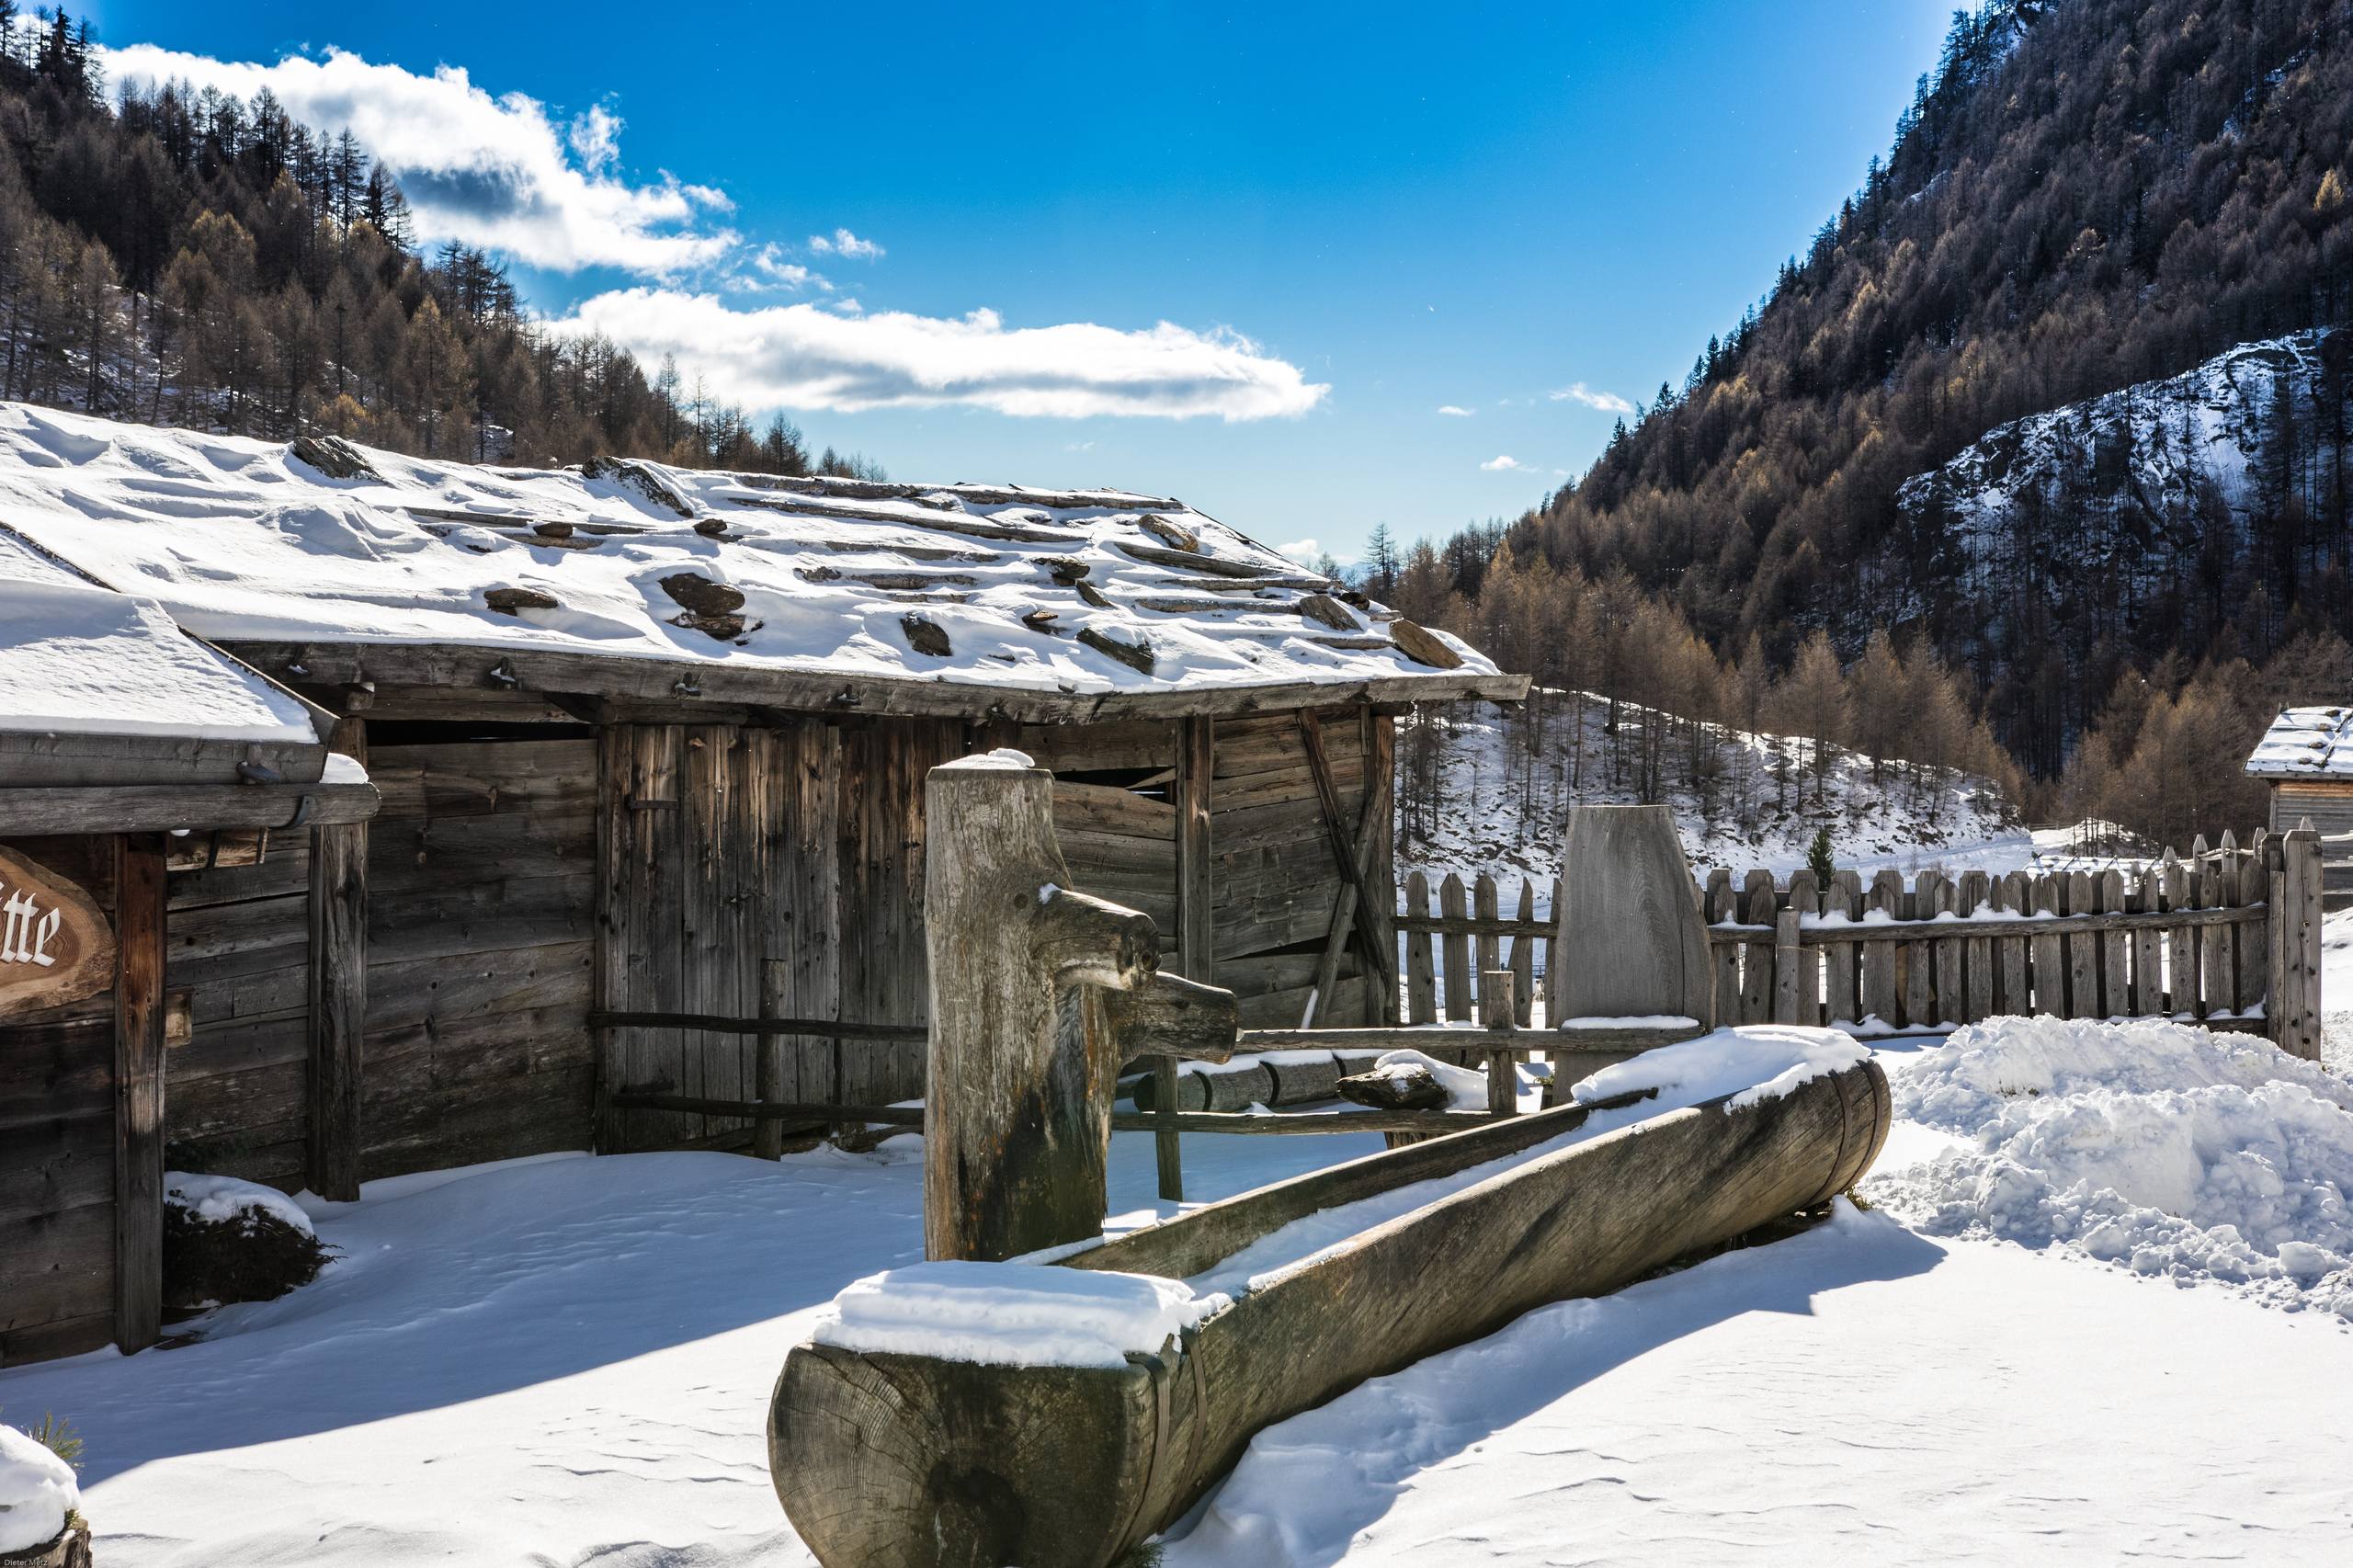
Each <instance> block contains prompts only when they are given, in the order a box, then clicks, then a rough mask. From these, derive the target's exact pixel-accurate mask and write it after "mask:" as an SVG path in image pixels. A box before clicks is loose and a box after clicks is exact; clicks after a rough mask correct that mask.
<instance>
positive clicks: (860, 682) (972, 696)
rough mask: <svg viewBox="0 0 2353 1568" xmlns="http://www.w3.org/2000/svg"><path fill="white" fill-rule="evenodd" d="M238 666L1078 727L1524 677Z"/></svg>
mask: <svg viewBox="0 0 2353 1568" xmlns="http://www.w3.org/2000/svg"><path fill="white" fill-rule="evenodd" d="M222 645H223V646H224V647H226V648H227V649H228V650H229V651H230V652H231V653H234V654H235V655H236V656H237V657H238V658H240V659H243V660H244V661H245V662H247V663H248V664H251V665H255V666H256V667H257V668H259V669H261V670H262V671H263V672H264V673H265V674H267V675H269V676H272V677H273V678H276V679H278V680H281V681H289V682H295V683H300V684H301V685H302V686H305V687H309V688H311V689H313V690H320V689H326V688H333V687H337V686H347V685H351V684H355V683H358V682H359V681H363V680H369V681H381V682H386V683H390V684H394V685H401V686H423V687H458V688H461V689H472V688H481V689H499V690H529V691H541V692H564V693H577V694H583V695H588V696H596V697H603V698H619V699H641V700H653V701H658V702H664V703H675V702H680V701H682V700H683V701H685V702H686V703H688V704H689V705H691V704H692V703H694V702H697V701H701V700H708V701H710V702H711V703H713V704H721V703H738V704H744V705H746V706H750V707H756V708H768V709H782V710H791V711H796V712H808V713H844V714H870V715H888V716H893V717H908V718H967V719H974V720H1010V721H1013V722H1019V723H1036V724H1087V723H1104V722H1111V721H1114V720H1119V719H1143V718H1178V717H1202V716H1208V717H1221V716H1226V717H1230V716H1234V715H1240V714H1247V713H1262V712H1280V711H1284V710H1290V709H1294V708H1306V707H1333V706H1337V705H1340V704H1344V703H1348V702H1354V701H1368V702H1375V703H1385V702H1404V703H1410V702H1445V701H1455V700H1460V699H1466V698H1483V699H1487V700H1489V701H1495V702H1517V701H1519V700H1521V699H1524V698H1525V697H1526V696H1527V695H1528V685H1529V677H1528V676H1524V675H1505V674H1497V675H1482V674H1478V673H1475V672H1472V671H1464V670H1431V671H1427V672H1419V671H1417V672H1412V673H1407V672H1402V671H1401V672H1399V673H1397V674H1395V675H1389V676H1340V677H1338V678H1336V679H1332V680H1312V681H1283V682H1269V683H1267V684H1264V685H1222V684H1221V685H1193V686H1176V687H1169V688H1167V689H1165V690H1156V691H1133V690H1108V691H1092V692H1064V691H1040V690H1036V689H1034V688H1026V687H999V686H991V685H988V684H986V683H983V682H978V681H949V680H939V679H930V680H912V679H906V678H904V677H900V676H880V675H847V676H846V675H834V674H828V673H826V672H824V671H822V670H790V669H777V668H772V667H746V666H743V665H729V664H719V663H699V662H696V661H691V660H684V659H655V658H641V657H635V656H631V655H628V654H617V653H576V652H573V651H571V650H567V649H535V648H528V647H524V648H518V647H501V646H498V645H496V644H487V645H469V644H454V643H440V642H436V643H429V644H426V643H404V642H236V641H230V642H224V643H223V644H222Z"/></svg>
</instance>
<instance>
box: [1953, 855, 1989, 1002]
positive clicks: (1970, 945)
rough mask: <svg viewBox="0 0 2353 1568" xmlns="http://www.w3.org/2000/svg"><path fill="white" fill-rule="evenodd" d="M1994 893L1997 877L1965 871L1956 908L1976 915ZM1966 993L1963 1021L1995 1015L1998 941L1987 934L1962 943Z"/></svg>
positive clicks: (1964, 988) (1963, 987)
mask: <svg viewBox="0 0 2353 1568" xmlns="http://www.w3.org/2000/svg"><path fill="white" fill-rule="evenodd" d="M1992 896H1993V880H1992V879H1991V878H1989V877H1988V876H1986V874H1985V873H1984V872H1983V871H1963V872H1962V873H1961V895H1960V897H1959V898H1958V899H1957V900H1956V901H1955V903H1954V905H1953V908H1954V910H1955V912H1956V913H1958V914H1961V915H1974V914H1976V913H1977V912H1978V911H1979V910H1981V909H1984V907H1986V904H1987V902H1988V901H1989V900H1990V899H1991V898H1992ZM1961 947H1962V949H1964V950H1963V953H1962V956H1961V958H1962V968H1963V970H1964V971H1966V972H1965V973H1964V974H1963V975H1962V977H1961V986H1962V996H1961V1016H1960V1019H1959V1021H1960V1022H1961V1023H1964V1024H1973V1023H1975V1022H1976V1021H1977V1020H1978V1019H1980V1018H1990V1017H1993V1016H1994V944H1993V943H1992V942H1991V941H1988V940H1987V939H1986V938H1985V937H1968V938H1967V939H1965V940H1964V941H1963V942H1962V943H1961Z"/></svg>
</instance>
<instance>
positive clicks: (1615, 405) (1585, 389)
mask: <svg viewBox="0 0 2353 1568" xmlns="http://www.w3.org/2000/svg"><path fill="white" fill-rule="evenodd" d="M1549 395H1550V396H1551V397H1552V401H1553V402H1554V403H1583V404H1585V405H1586V407H1587V408H1597V409H1599V410H1601V412H1602V413H1604V414H1631V413H1633V412H1634V405H1633V404H1632V403H1628V402H1627V401H1626V400H1625V399H1624V398H1622V397H1620V396H1619V395H1618V394H1617V393H1616V392H1596V391H1594V390H1593V389H1592V388H1591V387H1589V386H1587V385H1586V384H1585V383H1584V382H1583V381H1578V382H1576V383H1575V384H1574V385H1572V386H1565V387H1563V388H1562V389H1561V390H1560V391H1558V392H1552V393H1551V394H1549Z"/></svg>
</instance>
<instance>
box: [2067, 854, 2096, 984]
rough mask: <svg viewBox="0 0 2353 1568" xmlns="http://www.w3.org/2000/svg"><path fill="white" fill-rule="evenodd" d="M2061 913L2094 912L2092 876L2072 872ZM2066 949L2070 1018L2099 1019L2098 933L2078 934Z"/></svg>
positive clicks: (2085, 932) (2068, 877) (2069, 940)
mask: <svg viewBox="0 0 2353 1568" xmlns="http://www.w3.org/2000/svg"><path fill="white" fill-rule="evenodd" d="M2061 896H2062V899H2063V903H2062V904H2061V906H2060V907H2061V912H2062V913H2063V914H2067V915H2090V914H2092V913H2094V910H2093V907H2092V905H2093V902H2094V895H2093V892H2092V874H2091V873H2090V872H2089V871H2070V872H2068V873H2067V883H2066V886H2065V887H2064V888H2063V890H2062V892H2061ZM2065 943H2066V949H2067V1016H2068V1017H2071V1018H2095V1017H2098V1016H2099V933H2098V932H2097V931H2076V932H2073V933H2071V934H2070V935H2069V936H2068V937H2066V938H2065Z"/></svg>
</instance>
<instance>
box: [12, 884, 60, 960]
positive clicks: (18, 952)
mask: <svg viewBox="0 0 2353 1568" xmlns="http://www.w3.org/2000/svg"><path fill="white" fill-rule="evenodd" d="M5 885H6V884H0V886H5ZM0 914H5V915H6V916H7V920H6V925H5V926H0V963H29V964H38V965H40V967H41V968H43V969H48V968H50V967H51V966H52V965H54V964H55V963H56V962H57V960H56V958H55V956H54V955H52V954H51V952H50V950H49V945H50V943H51V942H53V941H55V940H56V939H57V929H58V927H59V926H63V924H64V923H65V914H64V911H63V910H58V909H43V908H41V906H40V904H38V903H34V902H33V900H32V898H31V896H30V895H29V894H27V893H24V892H12V893H10V894H9V895H8V901H7V903H0Z"/></svg>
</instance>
